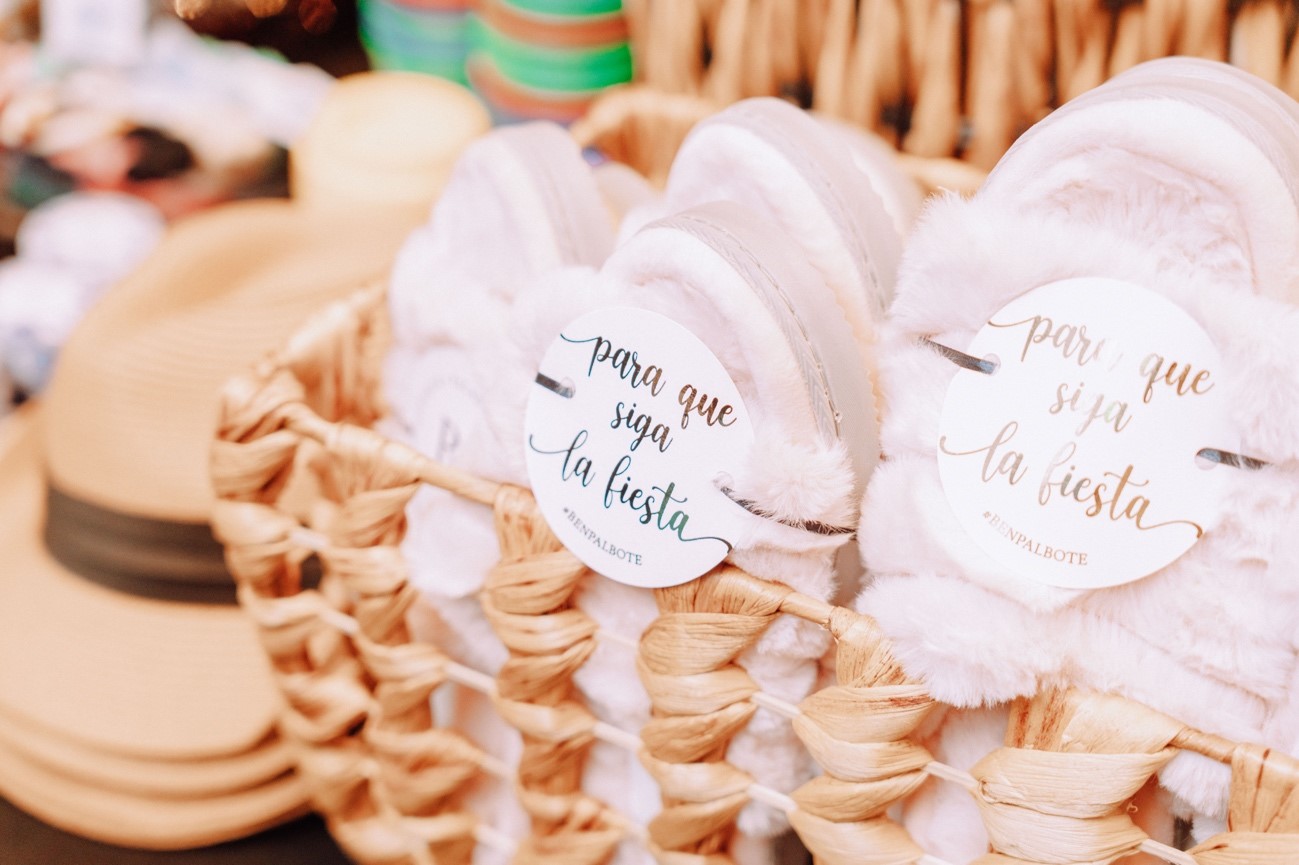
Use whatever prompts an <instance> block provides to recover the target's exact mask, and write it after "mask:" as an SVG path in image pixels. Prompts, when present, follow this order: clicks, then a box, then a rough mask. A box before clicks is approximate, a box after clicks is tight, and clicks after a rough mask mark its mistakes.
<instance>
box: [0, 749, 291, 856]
mask: <svg viewBox="0 0 1299 865" xmlns="http://www.w3.org/2000/svg"><path fill="white" fill-rule="evenodd" d="M0 794H3V795H4V797H5V798H7V799H8V800H9V801H11V802H13V803H14V804H15V805H17V806H18V807H20V808H22V809H23V810H24V811H27V812H28V813H30V814H32V815H33V816H35V817H38V818H40V819H41V820H43V821H45V822H46V823H49V824H50V825H51V826H55V827H57V828H59V829H63V830H64V831H67V832H72V833H74V834H77V835H81V836H83V837H86V838H92V839H94V840H96V841H102V842H104V843H106V844H118V845H121V846H124V847H140V848H144V849H150V850H181V849H187V848H191V847H203V846H207V845H209V844H218V843H220V842H222V841H229V840H233V839H235V838H242V837H244V836H246V835H251V834H253V833H255V832H260V831H262V830H263V829H269V828H270V827H272V826H276V825H279V824H280V823H283V822H285V821H287V820H290V819H292V818H294V817H298V816H301V815H302V814H304V813H305V812H306V810H307V805H306V794H305V791H304V789H303V786H302V781H301V780H300V779H299V778H298V777H297V776H295V775H284V776H282V777H280V778H279V779H277V780H275V781H273V782H271V783H269V784H262V785H259V786H257V787H253V788H250V789H248V790H243V791H239V792H235V793H229V794H224V795H220V796H206V797H200V798H193V799H180V798H175V797H170V796H168V797H145V796H133V795H131V794H128V793H123V792H120V791H117V790H111V789H103V788H91V787H87V786H85V785H84V784H82V783H80V782H78V781H76V780H73V779H70V778H68V777H66V776H64V775H62V774H60V773H58V772H55V771H52V770H51V769H50V768H49V767H48V766H45V765H43V764H41V763H38V762H35V761H32V760H28V759H27V758H26V757H24V756H21V755H20V754H18V753H17V752H16V751H14V750H12V749H11V748H10V747H9V746H8V744H7V743H5V742H3V741H0Z"/></svg>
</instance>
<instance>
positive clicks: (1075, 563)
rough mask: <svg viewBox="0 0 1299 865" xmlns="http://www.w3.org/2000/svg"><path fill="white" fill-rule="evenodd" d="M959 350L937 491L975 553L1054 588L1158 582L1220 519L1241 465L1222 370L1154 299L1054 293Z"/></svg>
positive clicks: (1035, 297)
mask: <svg viewBox="0 0 1299 865" xmlns="http://www.w3.org/2000/svg"><path fill="white" fill-rule="evenodd" d="M950 347H951V348H957V349H960V348H965V350H966V352H967V353H968V354H970V355H972V356H973V357H975V358H984V359H988V360H990V361H993V362H994V363H995V364H996V369H995V372H993V373H992V374H986V373H984V372H980V371H975V370H964V369H963V370H961V371H959V372H958V373H957V374H956V377H955V378H954V379H953V381H952V384H951V387H950V388H949V389H948V391H947V398H946V401H945V402H944V404H943V415H942V421H941V426H940V436H939V444H938V468H939V473H940V475H941V477H942V483H943V490H944V492H945V493H946V495H947V499H948V501H949V502H950V503H951V506H952V508H953V510H954V511H955V513H956V516H957V518H958V519H959V520H960V522H961V524H962V525H963V526H964V527H965V529H966V531H968V532H969V533H970V534H971V535H972V536H973V538H974V539H975V541H977V542H978V544H979V546H980V547H982V548H983V549H984V550H986V551H987V552H988V554H989V555H991V556H992V557H993V558H994V559H996V560H997V561H998V562H1000V563H1001V564H1003V565H1005V566H1006V567H1007V568H1009V569H1011V571H1012V572H1014V573H1016V574H1018V575H1020V576H1022V577H1025V578H1027V579H1030V580H1034V581H1036V582H1039V583H1045V584H1047V585H1051V586H1063V587H1068V588H1100V587H1103V586H1114V585H1119V584H1122V583H1128V582H1132V581H1133V580H1137V579H1140V578H1141V577H1144V576H1146V575H1148V574H1151V573H1153V572H1155V571H1157V570H1159V569H1160V568H1162V567H1164V566H1165V565H1167V564H1168V563H1169V562H1172V561H1173V560H1174V559H1176V558H1178V557H1179V556H1181V555H1182V554H1183V553H1185V552H1186V551H1187V549H1189V548H1190V547H1191V545H1193V544H1194V543H1195V542H1196V541H1197V540H1198V539H1199V538H1200V537H1201V535H1202V534H1203V533H1204V532H1205V531H1207V530H1208V529H1209V528H1210V527H1211V526H1213V525H1214V524H1215V523H1216V522H1217V519H1218V515H1219V512H1220V507H1221V504H1220V503H1221V482H1222V480H1223V477H1224V473H1225V472H1227V471H1230V469H1227V468H1223V467H1220V466H1213V465H1212V464H1210V463H1206V462H1205V461H1204V460H1197V458H1196V454H1197V453H1198V452H1199V451H1200V450H1201V449H1202V448H1216V449H1221V450H1232V449H1234V448H1235V446H1236V436H1235V435H1234V433H1233V430H1232V424H1231V419H1230V417H1229V416H1228V410H1227V399H1226V394H1225V392H1224V385H1223V383H1222V382H1221V381H1220V379H1221V374H1220V371H1221V361H1220V358H1219V356H1218V352H1217V350H1216V348H1215V347H1214V345H1213V343H1212V342H1211V341H1210V339H1209V336H1208V334H1206V333H1205V332H1204V330H1203V329H1202V328H1201V327H1200V326H1199V324H1197V323H1196V322H1195V321H1194V320H1193V319H1192V318H1191V317H1190V316H1189V315H1187V314H1186V313H1185V312H1184V311H1183V310H1182V309H1181V308H1179V307H1178V306H1176V305H1175V304H1173V303H1172V302H1171V301H1169V300H1167V299H1165V298H1164V297H1162V296H1161V295H1158V294H1156V293H1154V292H1152V291H1149V290H1148V289H1145V288H1142V287H1141V286H1137V285H1132V284H1130V283H1125V282H1120V281H1118V280H1112V279H1100V278H1080V279H1068V280H1063V281H1060V282H1054V283H1050V284H1048V285H1044V286H1042V287H1040V288H1037V289H1034V290H1033V291H1030V292H1028V293H1026V294H1024V295H1022V296H1020V297H1018V298H1016V299H1015V300H1013V301H1011V302H1010V303H1009V304H1007V305H1006V306H1005V307H1003V308H1002V309H1001V311H1000V312H998V313H997V314H996V315H994V316H993V317H992V318H991V319H990V320H989V321H988V323H987V325H985V326H984V327H983V328H982V329H981V330H980V331H979V333H978V334H977V335H976V336H975V338H974V341H973V343H971V344H970V346H968V348H967V347H963V346H950Z"/></svg>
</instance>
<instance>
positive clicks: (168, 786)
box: [0, 710, 294, 798]
mask: <svg viewBox="0 0 1299 865" xmlns="http://www.w3.org/2000/svg"><path fill="white" fill-rule="evenodd" d="M0 742H3V743H4V745H5V747H8V748H10V749H12V750H13V751H14V752H15V753H17V754H18V755H20V756H22V757H24V758H26V759H27V760H30V761H32V762H35V763H40V764H43V765H45V766H48V767H49V769H50V770H51V771H53V772H58V773H60V774H63V775H66V776H67V777H68V778H70V779H72V780H75V781H79V782H81V783H84V784H86V785H88V786H90V787H105V788H109V789H114V790H120V791H121V792H123V793H127V794H130V795H135V796H145V797H149V796H153V797H161V796H175V797H181V798H194V797H201V796H217V795H221V794H224V793H233V792H238V791H241V790H246V789H248V788H250V787H256V786H258V785H259V784H266V783H269V782H270V781H273V780H275V779H276V778H278V777H280V776H281V775H284V774H285V773H287V772H290V771H292V770H293V765H294V761H293V756H292V752H291V751H290V749H289V746H288V745H287V744H286V743H285V742H284V741H283V740H282V739H280V738H279V737H274V738H271V739H268V740H266V741H265V742H263V743H262V744H260V745H258V746H257V747H256V748H254V749H253V750H251V751H248V752H246V753H243V754H234V755H231V756H226V757H219V758H216V759H212V760H140V759H136V758H132V757H125V756H121V755H118V754H110V753H108V752H105V751H100V750H97V749H95V748H89V747H87V746H85V745H84V744H81V743H79V742H76V741H74V740H72V739H68V738H66V737H64V736H60V735H58V734H56V733H53V732H51V731H49V730H47V729H45V728H43V727H41V726H40V725H39V724H36V723H34V722H32V721H30V720H29V719H26V718H23V717H21V716H19V715H16V714H11V713H9V712H6V711H4V710H0Z"/></svg>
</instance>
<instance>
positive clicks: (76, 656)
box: [0, 76, 485, 849]
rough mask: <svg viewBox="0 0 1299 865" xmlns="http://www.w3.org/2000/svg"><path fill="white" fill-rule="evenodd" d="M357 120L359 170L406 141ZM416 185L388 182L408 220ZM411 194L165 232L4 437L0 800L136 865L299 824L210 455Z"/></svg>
mask: <svg viewBox="0 0 1299 865" xmlns="http://www.w3.org/2000/svg"><path fill="white" fill-rule="evenodd" d="M379 77H382V76H379ZM403 86H405V85H403ZM439 87H440V85H439ZM340 89H342V88H340ZM370 91H371V92H374V90H373V87H371V88H370ZM464 104H465V103H464V102H463V101H458V102H455V103H447V105H448V106H449V107H447V110H448V111H449V112H450V113H452V114H454V113H455V112H458V111H460V110H461V107H460V106H463V105H464ZM476 110H477V111H478V112H481V111H482V109H481V108H476ZM484 116H485V115H484ZM451 121H452V122H455V121H456V117H455V116H453V117H451ZM369 122H370V123H371V124H372V127H371V128H370V129H368V130H366V133H367V135H370V136H371V138H370V141H371V148H372V154H373V158H374V159H376V160H385V159H387V157H389V156H390V155H393V154H392V152H391V151H392V150H393V148H399V147H404V146H406V144H408V143H410V142H409V141H406V143H392V142H394V139H392V138H387V139H385V137H384V136H374V135H373V133H374V132H375V128H374V127H373V124H381V123H382V122H383V117H382V115H371V116H370V118H369ZM398 125H400V124H398ZM461 127H462V128H465V129H471V128H474V127H473V124H472V123H466V124H461ZM465 134H466V136H467V135H468V134H469V133H467V132H466V133H465ZM385 141H386V142H389V143H388V144H385ZM448 141H449V139H448ZM463 143H464V142H463V141H462V142H461V144H463ZM446 149H448V151H450V150H451V149H452V148H451V147H450V144H448V145H447V148H446ZM455 149H458V148H455ZM448 158H451V157H450V155H448ZM387 164H388V165H393V164H394V162H392V161H389V162H388V163H387ZM434 168H435V166H431V165H428V164H421V165H418V166H416V167H414V168H412V169H410V171H409V172H408V181H409V185H410V186H417V185H418V186H421V187H422V188H424V189H426V190H427V194H426V197H425V201H424V205H423V209H424V210H426V209H427V207H428V206H429V204H430V203H431V201H432V198H433V196H434V194H435V192H436V189H437V184H438V183H439V182H440V181H439V178H437V177H435V176H432V175H433V169H434ZM343 170H346V168H340V171H343ZM438 173H440V169H438ZM408 197H409V192H408V191H407V190H403V198H402V200H400V201H398V202H397V203H396V206H392V207H386V206H383V205H384V202H383V200H382V198H381V197H379V196H370V197H368V198H366V199H365V200H363V201H359V202H357V204H356V206H355V207H353V208H351V209H350V210H348V211H346V212H345V210H344V209H343V208H341V207H308V206H305V205H302V204H295V203H290V202H285V201H255V202H245V203H238V204H232V205H228V206H225V207H222V208H218V209H214V210H212V211H208V212H205V213H202V214H199V215H197V216H193V217H190V218H188V219H185V220H183V221H181V222H179V223H177V224H175V225H174V226H173V228H172V229H171V230H170V232H169V233H168V235H167V236H166V237H165V238H164V239H163V241H162V243H161V245H160V246H159V248H158V250H157V251H156V252H155V254H154V255H153V256H152V257H151V258H150V259H148V260H147V261H146V262H145V263H144V264H143V265H142V266H141V267H140V268H139V269H138V270H136V271H135V272H134V273H133V274H132V275H131V276H130V277H128V278H127V279H126V280H125V281H123V282H122V283H120V284H119V285H117V286H116V287H115V288H114V289H113V290H112V291H111V292H110V294H109V295H108V296H107V297H106V298H105V299H104V300H103V301H102V302H101V303H100V305H99V306H97V307H96V308H95V309H93V310H92V311H91V313H90V314H89V315H88V316H87V317H86V318H85V319H84V320H83V322H82V323H81V325H80V326H79V328H78V330H77V331H76V332H75V333H74V335H73V336H72V338H71V339H70V341H69V342H68V344H67V345H66V346H65V347H64V348H63V351H62V353H61V355H60V359H59V366H58V368H57V370H56V372H55V374H54V378H53V380H52V382H51V384H50V387H49V390H48V392H47V395H46V397H45V398H44V400H43V405H41V406H39V407H38V408H37V409H35V410H29V411H24V412H21V413H20V414H19V415H18V416H16V417H15V418H13V419H11V420H10V421H9V422H8V424H7V426H6V427H5V428H4V431H3V433H2V434H0V513H3V514H5V515H6V517H7V519H6V520H5V521H3V522H0V597H3V598H4V603H3V604H0V795H3V796H4V797H6V798H8V799H10V800H11V801H13V802H14V803H15V804H17V805H19V806H20V807H22V808H24V809H25V810H28V811H30V812H31V813H33V814H35V815H37V816H39V817H40V818H42V819H43V820H45V821H47V822H49V823H51V824H53V825H56V826H58V827H60V828H63V829H66V830H69V831H71V832H75V833H77V834H81V835H85V836H88V837H91V838H96V839H99V840H103V841H106V842H109V843H115V844H120V845H124V846H135V847H147V848H154V849H171V848H185V847H193V846H199V845H205V844H211V843H214V842H217V841H221V840H224V839H228V838H235V837H239V836H242V835H247V834H249V833H251V832H255V831H258V830H260V829H263V828H266V827H267V826H270V825H273V824H275V823H278V822H282V821H283V820H285V819H288V818H289V817H292V816H295V815H297V814H300V813H302V812H303V811H304V810H305V809H306V793H305V791H304V790H303V789H302V787H301V785H300V784H299V782H298V781H297V780H296V778H295V777H294V776H293V775H292V773H291V771H290V769H291V761H290V758H289V755H288V754H287V753H286V751H285V746H284V745H283V743H281V742H280V741H279V739H278V737H277V735H276V732H275V720H276V715H277V713H278V710H279V703H278V697H277V695H276V690H275V688H274V686H273V683H272V681H271V678H270V675H269V672H268V667H267V664H266V661H265V658H264V653H263V651H262V649H261V647H260V645H259V644H258V643H257V641H256V638H255V635H254V630H253V628H252V626H251V625H250V623H249V622H248V621H246V620H245V618H244V617H243V615H242V614H241V612H240V611H239V609H238V607H237V606H236V605H235V603H234V586H233V583H232V581H231V580H230V578H229V576H228V574H227V573H226V571H225V567H224V561H223V557H222V553H221V548H220V546H219V545H218V544H217V543H216V541H215V540H213V539H212V537H211V533H210V530H209V529H208V526H207V518H208V513H209V509H210V506H211V503H212V501H213V494H212V492H211V490H210V488H209V483H208V473H207V458H208V446H209V442H210V440H211V436H212V430H213V429H214V428H215V425H216V422H217V394H218V391H219V389H220V387H221V385H222V384H223V382H224V381H225V380H226V379H227V378H229V377H230V376H231V375H232V374H234V373H235V372H237V371H238V370H240V369H243V368H246V367H248V366H249V365H251V364H252V363H254V362H255V361H256V360H257V359H259V358H260V357H262V356H263V355H264V354H265V353H266V352H267V351H269V350H270V349H272V348H274V347H275V346H277V345H279V344H280V343H282V342H283V341H284V340H285V339H286V338H287V337H288V335H289V334H290V333H292V331H293V330H294V329H295V328H296V327H297V326H298V325H299V324H300V323H301V322H302V320H303V319H305V318H306V317H307V316H308V315H309V314H310V313H311V312H312V311H314V310H315V309H316V308H318V307H319V306H321V305H323V304H324V303H326V302H328V301H329V300H331V299H333V298H336V297H338V296H341V295H343V294H345V293H347V292H349V291H351V290H353V289H354V288H355V287H356V286H358V285H360V284H362V283H364V282H365V281H367V280H369V279H373V278H375V277H377V276H379V275H381V274H382V273H383V272H384V270H386V268H387V266H388V263H389V262H390V261H391V259H392V257H393V255H394V254H395V252H396V249H397V247H398V245H399V244H400V242H401V240H402V239H403V237H404V235H405V234H406V232H407V231H408V230H409V229H410V228H411V227H412V226H413V223H414V221H416V220H417V219H418V218H419V216H420V215H421V214H420V213H418V212H417V211H416V210H415V208H414V207H413V206H412V205H410V202H409V201H408ZM334 202H335V203H338V200H337V199H334Z"/></svg>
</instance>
